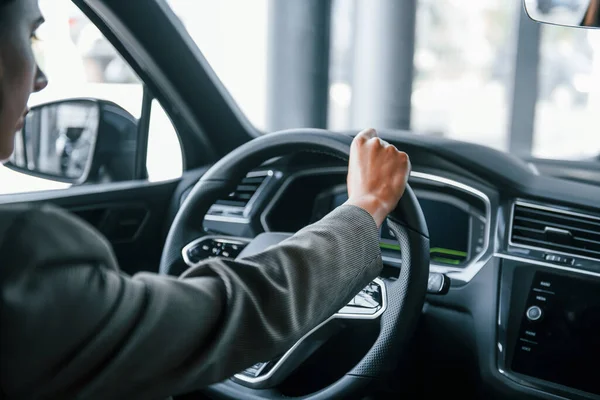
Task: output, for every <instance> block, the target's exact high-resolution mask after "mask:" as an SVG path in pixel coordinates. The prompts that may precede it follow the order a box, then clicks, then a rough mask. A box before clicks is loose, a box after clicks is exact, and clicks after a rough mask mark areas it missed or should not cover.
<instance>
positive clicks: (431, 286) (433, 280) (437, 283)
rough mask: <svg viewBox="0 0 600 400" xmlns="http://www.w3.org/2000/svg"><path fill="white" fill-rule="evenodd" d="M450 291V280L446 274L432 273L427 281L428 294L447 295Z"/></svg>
mask: <svg viewBox="0 0 600 400" xmlns="http://www.w3.org/2000/svg"><path fill="white" fill-rule="evenodd" d="M449 289H450V279H449V278H448V277H447V276H446V275H444V274H438V273H434V272H432V273H430V274H429V279H428V280H427V293H428V294H446V293H448V290H449Z"/></svg>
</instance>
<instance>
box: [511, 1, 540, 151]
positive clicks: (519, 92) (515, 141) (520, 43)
mask: <svg viewBox="0 0 600 400" xmlns="http://www.w3.org/2000/svg"><path fill="white" fill-rule="evenodd" d="M518 18H519V29H518V32H517V35H516V37H515V40H516V41H517V54H516V59H515V69H514V71H515V73H514V79H513V87H512V108H511V115H510V129H509V135H508V137H509V145H508V149H509V151H510V152H511V154H514V155H516V156H520V157H529V156H530V155H531V152H532V150H533V135H534V132H535V126H534V121H535V107H536V102H537V98H538V87H539V74H538V69H539V64H540V54H539V46H540V24H538V23H536V22H534V21H532V20H531V19H530V18H529V16H528V15H527V13H526V12H525V10H524V9H523V7H519V8H518Z"/></svg>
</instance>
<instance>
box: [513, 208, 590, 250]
mask: <svg viewBox="0 0 600 400" xmlns="http://www.w3.org/2000/svg"><path fill="white" fill-rule="evenodd" d="M517 206H522V207H529V208H534V209H537V210H541V211H547V212H552V213H558V214H564V215H571V216H574V217H581V218H590V219H594V220H597V221H600V217H596V216H594V215H589V214H582V213H578V212H574V211H567V210H562V209H560V208H553V207H551V206H543V205H539V204H533V203H528V202H527V201H523V200H518V199H517V200H515V201H514V202H513V205H512V209H511V212H510V221H509V230H508V244H509V246H514V247H518V248H521V249H529V250H538V251H545V252H548V253H552V254H561V255H564V256H571V257H576V258H582V259H585V260H591V261H600V258H594V257H588V256H582V255H579V254H573V253H568V252H565V251H560V250H552V249H548V248H544V247H537V246H530V245H526V244H518V243H514V242H513V241H512V233H513V222H514V220H515V208H516V207H517Z"/></svg>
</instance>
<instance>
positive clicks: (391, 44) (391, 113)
mask: <svg viewBox="0 0 600 400" xmlns="http://www.w3.org/2000/svg"><path fill="white" fill-rule="evenodd" d="M356 7H357V10H356V13H355V15H356V27H355V29H356V31H355V39H354V46H355V47H354V60H353V67H352V68H353V73H352V76H353V83H352V105H351V113H350V115H351V126H352V127H367V126H371V127H374V128H394V129H410V113H411V96H412V83H413V70H414V68H413V56H414V52H415V23H416V10H417V5H416V0H377V1H372V0H357V2H356Z"/></svg>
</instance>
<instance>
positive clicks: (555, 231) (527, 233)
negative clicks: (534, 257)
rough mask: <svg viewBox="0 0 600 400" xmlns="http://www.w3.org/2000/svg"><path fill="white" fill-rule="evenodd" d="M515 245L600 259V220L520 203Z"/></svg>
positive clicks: (514, 227)
mask: <svg viewBox="0 0 600 400" xmlns="http://www.w3.org/2000/svg"><path fill="white" fill-rule="evenodd" d="M510 241H511V244H513V245H517V246H525V247H535V248H540V249H544V250H551V251H555V252H562V253H567V254H572V255H577V256H584V257H591V258H600V218H597V217H594V216H591V215H586V214H580V213H571V212H567V211H562V210H559V209H552V208H547V207H541V206H534V205H528V204H522V203H517V204H515V206H514V214H513V220H512V230H511V233H510Z"/></svg>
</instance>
